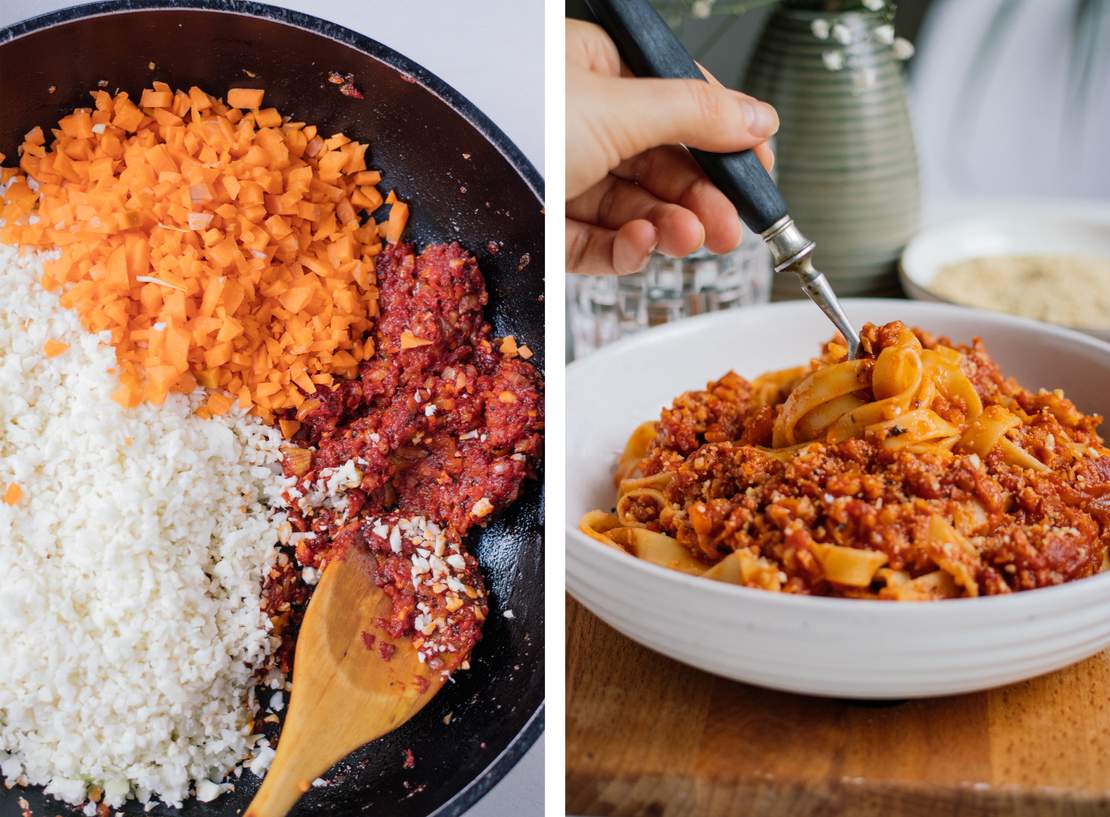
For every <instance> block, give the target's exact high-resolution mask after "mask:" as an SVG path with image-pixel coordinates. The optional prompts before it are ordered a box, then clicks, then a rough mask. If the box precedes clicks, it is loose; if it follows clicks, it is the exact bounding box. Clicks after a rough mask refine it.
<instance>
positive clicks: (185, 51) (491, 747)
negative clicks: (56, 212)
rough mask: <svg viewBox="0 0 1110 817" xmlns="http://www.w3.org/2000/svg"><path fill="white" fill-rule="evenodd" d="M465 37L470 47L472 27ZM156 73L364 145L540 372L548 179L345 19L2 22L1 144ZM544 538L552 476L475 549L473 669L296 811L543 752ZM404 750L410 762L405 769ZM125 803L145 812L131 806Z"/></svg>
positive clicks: (176, 12)
mask: <svg viewBox="0 0 1110 817" xmlns="http://www.w3.org/2000/svg"><path fill="white" fill-rule="evenodd" d="M429 25H434V21H429ZM458 35H459V38H458V47H459V48H467V47H468V43H467V40H466V32H462V31H460V32H458ZM150 62H153V63H155V66H156V67H155V69H154V70H151V69H150V68H149V67H148V63H150ZM248 71H249V72H251V73H253V74H255V75H256V77H255V78H253V79H252V78H251V77H250V76H249V75H248V74H247V72H248ZM329 71H338V72H340V73H347V72H350V73H352V74H354V75H355V81H356V83H357V84H358V86H359V87H360V88H361V89H362V90H363V92H364V94H365V99H363V100H356V99H352V98H348V97H346V96H344V95H342V94H341V93H340V92H339V89H338V86H336V85H333V84H330V83H329V82H328V81H327V75H328V72H329ZM155 79H157V80H163V81H165V82H168V83H169V84H170V85H171V86H173V87H176V88H188V87H189V86H190V85H199V86H200V87H202V88H204V89H205V90H207V91H208V92H209V93H213V94H216V95H219V96H223V95H224V94H225V93H226V91H227V89H228V88H229V87H232V86H233V85H238V86H249V87H264V88H265V89H266V100H265V104H266V105H273V106H277V107H278V109H279V110H281V111H282V112H283V113H286V114H292V115H294V116H295V117H296V118H298V119H302V120H304V121H308V122H314V123H316V124H318V125H320V126H321V131H323V132H325V133H331V132H339V131H342V132H344V133H346V134H348V135H349V136H351V137H352V138H356V139H359V140H361V141H367V142H369V143H370V152H369V154H368V155H369V164H370V166H372V167H376V168H380V169H381V170H382V171H383V186H382V189H383V190H389V189H391V188H396V190H397V191H398V194H399V195H400V196H401V197H402V198H403V199H404V200H405V201H408V202H410V204H411V220H410V222H409V225H410V226H409V229H408V233H407V236H408V238H409V239H410V240H413V241H415V242H417V244H418V245H423V244H425V243H432V242H443V241H451V240H458V241H460V242H461V243H463V244H464V245H465V246H466V247H467V248H468V249H469V250H470V251H471V252H472V253H474V254H475V255H476V257H477V258H478V261H479V264H480V266H481V269H482V271H483V273H485V277H486V283H487V285H488V287H489V292H490V305H489V309H488V314H489V318H490V320H491V322H492V323H493V326H494V330H495V332H496V334H498V335H502V334H513V335H515V336H516V337H517V338H518V339H519V340H521V341H522V342H526V343H527V344H528V345H529V346H530V347H531V348H532V349H533V350H535V352H536V358H535V362H536V363H537V364H539V365H540V366H542V365H543V363H542V362H543V314H544V309H543V300H542V297H541V293H542V292H543V268H544V258H543V212H542V196H543V182H542V180H541V179H540V177H539V175H538V174H537V173H536V171H535V170H534V169H533V167H532V166H531V165H530V164H529V163H528V161H527V160H526V159H525V158H524V157H523V156H522V155H521V153H520V151H519V150H518V149H517V148H516V147H515V146H514V145H513V144H512V143H511V142H510V141H509V140H508V139H507V138H506V137H505V135H504V134H503V133H502V132H501V131H499V130H498V129H497V128H496V127H495V126H494V125H493V124H492V123H491V122H490V121H489V120H488V119H486V117H485V116H483V115H482V113H481V112H479V111H478V110H476V109H475V108H474V106H473V105H471V104H470V103H469V102H467V101H466V100H465V99H464V98H463V97H462V96H460V95H459V94H458V93H457V92H456V91H454V90H453V89H452V88H451V87H450V86H448V85H447V84H445V83H444V82H443V81H441V80H440V79H438V78H437V77H435V76H433V75H432V74H430V73H428V72H427V71H425V70H424V69H423V68H421V67H420V66H419V65H416V64H414V63H412V62H410V61H409V60H407V59H406V58H405V57H403V56H401V55H400V54H397V53H396V52H394V51H392V50H390V49H389V48H386V47H385V46H383V45H381V44H380V43H377V42H375V41H373V40H371V39H368V38H367V37H364V36H361V35H359V34H356V33H355V32H353V31H350V30H348V29H345V28H342V27H340V26H337V25H334V24H332V23H329V22H326V21H324V20H320V19H317V18H314V17H309V16H307V15H304V14H299V13H296V12H291V11H286V10H283V9H277V8H273V7H271V6H264V5H259V4H256V3H249V2H241V0H186V2H179V1H178V0H119V1H118V2H104V3H96V4H93V5H86V6H81V7H78V8H72V9H66V10H63V11H60V12H58V13H55V14H50V15H46V16H43V17H38V18H35V19H32V20H29V21H26V22H23V23H19V24H17V25H14V26H12V27H10V28H6V29H0V103H2V104H0V152H2V153H4V154H6V155H7V156H9V157H15V155H16V146H17V145H18V144H19V142H20V140H21V136H22V134H24V133H25V132H26V131H28V130H30V129H31V128H32V127H34V126H35V125H42V126H43V128H44V129H46V128H48V127H49V126H50V125H51V124H53V123H56V122H57V120H58V118H59V117H60V116H61V115H62V114H64V113H65V112H67V111H69V110H70V109H72V108H74V107H77V106H88V105H89V104H90V100H89V96H88V92H89V91H90V90H91V89H95V88H96V87H97V83H98V81H101V80H106V81H107V88H108V90H109V91H115V90H116V89H117V88H120V89H124V90H127V91H130V92H131V94H132V97H133V98H134V97H135V96H136V95H137V94H138V92H139V91H140V89H142V88H143V87H144V86H147V85H149V83H150V82H151V81H152V80H155ZM51 89H53V90H52V91H51ZM8 161H9V162H11V161H14V159H13V158H9V160H8ZM542 531H543V491H542V486H541V485H539V484H536V483H530V484H529V485H528V486H526V488H525V490H524V492H523V494H522V496H521V498H520V500H519V501H518V502H517V503H516V504H515V505H514V506H513V507H512V508H511V509H510V510H509V511H508V512H507V513H505V514H504V515H503V516H502V517H501V518H500V519H498V520H496V521H495V522H494V523H493V524H491V525H490V526H489V527H488V528H487V529H486V530H485V531H484V532H482V533H481V535H480V536H476V537H475V539H474V540H473V542H472V543H471V544H472V546H473V547H474V549H475V551H476V553H477V555H478V558H479V560H480V562H481V565H482V567H483V569H484V572H485V575H486V578H487V581H488V582H489V586H490V591H491V612H490V618H489V621H488V623H487V625H486V628H485V634H484V637H483V639H482V641H481V643H480V644H479V646H478V648H477V650H476V652H475V654H474V659H473V660H472V663H473V668H472V669H471V670H470V671H469V672H464V673H459V675H458V676H457V677H456V682H455V683H453V684H448V685H447V687H446V688H445V689H444V690H443V691H442V692H440V694H439V695H438V696H436V698H435V699H434V700H433V701H432V702H431V703H430V704H429V705H428V707H427V708H426V709H425V710H424V711H423V712H421V713H420V714H419V715H418V716H417V717H416V718H414V719H413V720H412V721H410V722H409V723H408V724H406V725H405V726H404V727H402V728H401V729H400V730H398V731H397V732H395V733H393V734H391V735H388V736H386V737H385V738H382V739H381V740H378V741H376V742H374V743H372V744H370V745H369V746H367V747H365V748H364V749H362V750H361V751H359V752H357V753H356V754H355V755H353V756H352V757H351V759H350V760H349V761H347V762H343V763H341V764H339V765H338V766H337V767H336V769H333V770H332V772H331V773H329V774H328V775H326V778H327V779H330V780H333V781H335V782H333V784H332V785H329V786H326V787H322V788H314V789H312V790H311V791H309V792H308V793H307V794H306V795H305V797H304V798H303V799H302V801H301V804H300V805H299V807H298V808H297V810H296V811H295V812H294V813H295V814H299V815H309V814H313V815H336V817H347V815H358V814H368V815H386V816H387V817H407V816H408V815H414V816H415V817H424V815H429V814H435V815H437V817H454V816H455V815H460V814H462V813H463V812H465V811H466V810H467V809H468V808H469V807H470V806H471V805H473V804H474V802H475V801H477V800H478V799H479V798H480V797H481V796H482V795H483V794H485V792H486V791H488V790H489V789H490V788H491V787H492V786H493V784H494V783H496V782H497V780H499V779H500V778H501V777H502V776H503V775H504V774H505V772H506V771H508V769H509V768H511V767H512V766H513V764H514V763H515V762H516V761H517V760H518V759H519V758H520V757H521V756H522V755H523V754H524V752H525V751H526V750H527V749H528V747H529V746H531V745H532V743H533V742H534V741H535V740H536V738H537V736H538V735H539V734H540V732H541V731H542V729H543V622H544V612H543V601H544V598H543V536H542ZM506 610H512V612H513V615H514V618H513V619H511V620H509V619H506V618H505V617H504V615H503V613H504V612H505V611H506ZM0 660H3V645H0ZM448 714H450V715H451V718H450V723H447V724H445V723H444V720H445V719H447V716H448ZM271 731H276V729H275V728H271ZM405 749H411V750H412V753H413V757H414V759H415V764H416V765H415V767H414V768H412V769H404V768H403V767H402V761H403V753H404V750H405ZM257 786H258V781H257V780H256V779H255V778H254V776H253V775H251V774H250V773H248V772H244V773H243V776H242V777H241V778H240V780H239V781H238V782H237V786H236V791H235V792H234V793H231V794H228V795H225V796H224V797H222V798H220V799H218V800H216V801H215V802H212V803H207V804H206V803H197V802H194V801H189V802H187V803H186V804H185V806H184V808H183V809H182V810H181V811H180V812H178V811H176V810H173V809H167V808H164V807H159V808H158V809H156V811H155V813H156V814H178V813H181V814H187V815H196V816H197V817H217V815H218V816H219V817H224V815H227V816H228V817H230V816H231V815H236V814H240V813H242V810H243V809H244V808H245V807H246V805H247V803H249V802H250V799H251V796H252V795H253V794H254V792H255V790H256V789H257ZM20 797H25V798H26V799H27V800H28V801H29V803H30V805H31V809H32V812H33V813H34V814H35V815H43V816H44V817H45V815H55V814H59V813H69V812H67V810H66V808H65V807H63V806H62V804H60V803H58V802H57V801H54V800H53V799H51V798H49V797H45V796H44V795H43V794H42V793H41V792H40V791H38V790H34V789H31V790H22V789H19V788H16V789H13V790H11V791H4V790H3V788H2V787H0V817H18V815H19V814H20V808H19V806H18V798H20ZM124 810H125V812H127V813H141V809H140V808H138V807H137V806H136V805H135V804H134V803H132V804H131V805H129V806H128V807H127V808H125V809H124Z"/></svg>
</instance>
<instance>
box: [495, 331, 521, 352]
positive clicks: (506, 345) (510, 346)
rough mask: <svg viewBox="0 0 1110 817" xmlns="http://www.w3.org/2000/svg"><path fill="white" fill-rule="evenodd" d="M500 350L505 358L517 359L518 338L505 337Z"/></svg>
mask: <svg viewBox="0 0 1110 817" xmlns="http://www.w3.org/2000/svg"><path fill="white" fill-rule="evenodd" d="M499 349H500V352H501V354H503V355H504V356H505V357H516V356H517V353H518V348H517V345H516V338H514V337H513V336H512V335H505V337H503V338H502V339H501V346H500V347H499Z"/></svg>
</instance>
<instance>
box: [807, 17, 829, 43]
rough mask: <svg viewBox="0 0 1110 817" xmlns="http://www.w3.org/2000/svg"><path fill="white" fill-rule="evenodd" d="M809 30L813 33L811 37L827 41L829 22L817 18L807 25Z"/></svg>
mask: <svg viewBox="0 0 1110 817" xmlns="http://www.w3.org/2000/svg"><path fill="white" fill-rule="evenodd" d="M809 30H810V31H812V32H813V36H814V37H816V38H817V39H819V40H827V39H828V38H829V21H828V20H822V19H821V18H820V17H818V18H817V19H815V20H814V21H813V22H812V23H810V24H809Z"/></svg>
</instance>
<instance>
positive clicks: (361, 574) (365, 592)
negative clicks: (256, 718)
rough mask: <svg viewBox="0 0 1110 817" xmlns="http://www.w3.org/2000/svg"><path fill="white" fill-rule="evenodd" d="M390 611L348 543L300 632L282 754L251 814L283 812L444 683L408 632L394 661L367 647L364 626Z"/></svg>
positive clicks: (364, 557)
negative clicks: (419, 654) (420, 656)
mask: <svg viewBox="0 0 1110 817" xmlns="http://www.w3.org/2000/svg"><path fill="white" fill-rule="evenodd" d="M391 609H392V607H391V602H390V599H389V597H388V596H387V595H386V594H385V592H384V591H383V590H382V589H381V588H379V587H377V586H376V585H375V584H374V581H373V579H372V578H371V557H370V555H369V554H368V553H367V552H365V551H364V550H363V549H362V548H356V547H351V548H349V549H348V553H347V555H346V557H345V558H343V559H338V560H336V561H334V562H332V563H331V564H329V565H328V566H327V567H326V568H325V569H324V575H323V577H322V578H321V579H320V584H319V585H318V586H317V587H316V592H315V593H313V595H312V599H311V601H310V602H309V604H308V610H306V611H305V617H304V622H303V624H302V625H301V632H300V635H299V636H298V638H297V651H296V655H295V658H294V662H293V692H292V695H291V696H290V699H289V712H288V713H287V715H286V718H285V726H284V727H283V728H282V733H281V740H280V741H279V742H278V750H277V755H276V756H275V757H274V762H273V764H272V765H271V766H270V771H269V773H267V775H266V779H265V780H263V782H262V788H260V789H259V790H258V794H256V795H255V796H254V800H252V801H251V804H250V806H249V807H248V808H247V811H246V815H245V817H284V815H285V814H287V813H288V812H289V810H290V809H291V808H293V805H294V804H295V803H296V802H297V800H298V798H300V796H301V795H302V794H303V793H304V792H306V791H308V789H309V787H310V786H311V785H312V781H313V780H314V779H316V778H317V777H319V776H320V775H321V774H323V773H324V772H326V771H327V770H328V769H329V768H331V766H332V765H333V764H334V763H335V762H336V761H338V760H339V759H341V758H343V757H345V756H346V755H348V754H350V753H351V752H353V751H354V750H355V749H357V748H359V747H360V746H362V745H363V744H366V743H369V742H370V741H372V740H374V739H375V738H379V737H381V736H382V735H384V734H386V733H387V732H392V731H393V730H394V729H396V728H397V727H399V726H400V725H401V724H403V723H404V722H405V721H407V720H408V719H409V718H411V717H412V716H413V715H415V714H416V713H417V712H419V711H420V710H421V709H423V708H424V705H425V704H426V703H428V701H430V700H431V699H432V697H433V696H435V694H436V693H437V692H438V691H439V689H440V687H442V686H443V684H444V678H443V674H442V673H440V672H435V671H433V670H431V669H429V668H428V667H427V666H426V665H424V664H423V663H421V662H420V661H419V660H418V658H417V650H416V648H415V647H414V646H413V644H412V641H411V640H410V639H409V638H407V637H406V638H402V639H399V640H398V641H396V642H395V647H396V651H395V652H394V653H393V656H392V657H391V658H390V659H389V660H388V661H385V660H383V658H382V656H381V654H380V653H379V652H378V649H377V645H376V644H375V645H374V648H372V649H371V648H369V647H367V645H366V642H365V641H364V640H363V637H362V634H363V632H370V633H372V632H374V629H373V622H374V621H376V620H377V619H379V618H385V619H388V618H389V615H390V611H391ZM379 638H380V633H379ZM418 677H421V678H424V679H426V681H427V684H426V685H425V684H423V683H422V682H420V681H418V680H416V679H417V678H418Z"/></svg>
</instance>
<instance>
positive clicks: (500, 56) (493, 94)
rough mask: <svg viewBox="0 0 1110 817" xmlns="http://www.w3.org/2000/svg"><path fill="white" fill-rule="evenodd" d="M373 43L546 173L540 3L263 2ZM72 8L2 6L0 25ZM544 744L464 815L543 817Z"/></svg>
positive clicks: (57, 0) (26, 0)
mask: <svg viewBox="0 0 1110 817" xmlns="http://www.w3.org/2000/svg"><path fill="white" fill-rule="evenodd" d="M268 2H269V3H270V4H271V5H275V6H284V7H286V8H290V9H295V10H297V11H303V12H305V13H306V14H314V15H316V16H317V17H323V18H325V19H328V20H332V21H334V22H336V23H339V24H341V25H345V26H347V27H348V28H352V29H354V30H356V31H358V32H360V33H362V34H365V35H366V36H368V37H372V38H374V39H375V40H378V41H379V42H381V43H384V44H385V45H388V46H389V47H390V48H393V49H394V50H396V51H399V52H400V53H402V54H404V55H405V56H407V57H408V58H409V59H411V60H413V61H414V62H417V63H419V64H420V65H422V66H424V67H425V68H427V69H428V70H429V71H431V72H432V73H433V74H435V75H437V76H438V77H439V78H440V79H442V80H444V81H445V82H447V83H448V84H449V85H451V86H453V87H454V88H455V90H457V91H458V92H459V93H461V94H462V95H463V96H465V97H466V98H467V99H469V100H470V101H471V102H473V103H474V104H475V105H476V106H477V107H478V108H479V110H481V111H483V112H484V113H485V114H486V116H488V117H489V118H490V119H491V120H493V122H494V123H495V124H496V125H497V126H498V127H499V128H501V130H503V131H505V133H506V134H507V135H508V137H509V138H510V139H512V140H513V142H515V143H516V145H517V147H519V148H520V149H521V151H523V152H524V155H525V156H527V157H528V159H529V160H530V161H531V162H532V164H534V165H535V166H536V169H537V170H539V171H540V174H541V175H542V174H543V166H544V165H543V163H544V156H543V147H544V142H543V104H544V95H543V88H544V85H543V71H544V64H543V55H544V40H543V3H542V2H539V0H482V2H479V3H459V2H452V1H448V2H444V0H405V2H403V3H388V4H387V3H384V2H381V1H380V0H377V1H375V0H365V1H364V2H360V3H352V2H350V0H268ZM72 5H76V4H75V3H72V2H66V0H3V1H2V2H0V26H6V25H9V24H11V23H14V22H18V21H19V20H23V19H26V18H28V17H35V16H38V15H39V14H45V13H47V12H50V11H56V10H57V9H60V8H65V7H67V6H72ZM543 754H544V747H543V738H542V737H541V738H540V740H539V741H537V742H536V745H535V746H534V747H532V749H531V750H530V751H529V752H528V753H527V754H526V755H525V756H524V758H523V759H522V760H521V761H520V763H518V764H517V765H516V767H515V768H513V770H512V771H510V772H509V774H508V775H507V776H506V777H505V779H504V780H502V781H501V782H500V783H498V784H497V785H496V786H495V787H494V788H493V790H492V791H490V793H489V794H487V795H486V796H485V797H484V798H483V799H482V800H481V801H479V802H478V804H477V805H476V806H475V807H474V808H473V809H471V810H470V811H469V812H468V813H467V817H538V816H539V815H541V814H543Z"/></svg>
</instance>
